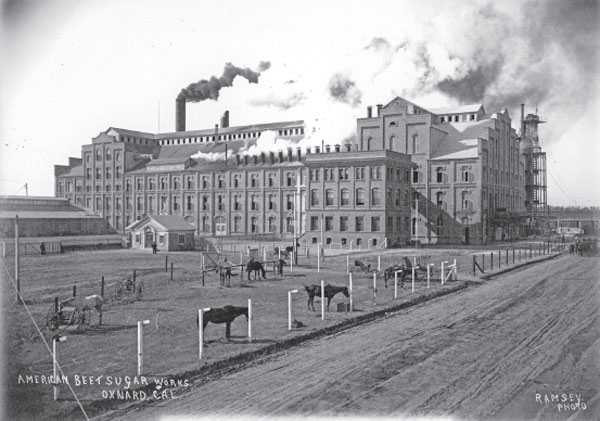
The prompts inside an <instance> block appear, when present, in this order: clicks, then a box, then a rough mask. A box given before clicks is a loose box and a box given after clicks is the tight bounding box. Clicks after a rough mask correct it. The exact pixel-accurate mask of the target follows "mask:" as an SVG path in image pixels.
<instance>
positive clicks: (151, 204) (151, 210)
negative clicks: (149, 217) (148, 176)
mask: <svg viewBox="0 0 600 421" xmlns="http://www.w3.org/2000/svg"><path fill="white" fill-rule="evenodd" d="M148 213H154V196H148Z"/></svg>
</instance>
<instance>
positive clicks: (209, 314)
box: [196, 306, 248, 340]
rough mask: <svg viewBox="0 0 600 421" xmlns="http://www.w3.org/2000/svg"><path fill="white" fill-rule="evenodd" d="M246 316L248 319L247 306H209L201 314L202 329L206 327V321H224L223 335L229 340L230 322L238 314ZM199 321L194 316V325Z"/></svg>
mask: <svg viewBox="0 0 600 421" xmlns="http://www.w3.org/2000/svg"><path fill="white" fill-rule="evenodd" d="M242 315H243V316H246V320H248V307H237V306H225V307H220V308H211V309H210V310H207V311H205V312H204V314H203V315H202V331H204V329H205V328H206V325H207V324H208V322H211V323H226V328H225V337H226V338H227V340H229V336H230V335H231V323H232V322H233V321H234V320H235V318H236V317H238V316H242ZM199 323H200V320H199V317H198V316H196V326H198V324H199Z"/></svg>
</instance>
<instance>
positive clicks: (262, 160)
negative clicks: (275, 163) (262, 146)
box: [260, 152, 266, 164]
mask: <svg viewBox="0 0 600 421" xmlns="http://www.w3.org/2000/svg"><path fill="white" fill-rule="evenodd" d="M260 163H261V164H264V163H266V160H265V153H264V152H261V153H260Z"/></svg>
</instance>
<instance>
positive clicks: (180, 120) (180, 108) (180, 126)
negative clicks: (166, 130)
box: [175, 96, 185, 132]
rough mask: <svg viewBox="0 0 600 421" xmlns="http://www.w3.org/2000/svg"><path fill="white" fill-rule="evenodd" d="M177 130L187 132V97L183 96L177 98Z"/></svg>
mask: <svg viewBox="0 0 600 421" xmlns="http://www.w3.org/2000/svg"><path fill="white" fill-rule="evenodd" d="M175 131H176V132H185V98H183V97H182V96H178V97H177V99H176V100H175Z"/></svg>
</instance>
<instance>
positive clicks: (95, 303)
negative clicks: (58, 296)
mask: <svg viewBox="0 0 600 421" xmlns="http://www.w3.org/2000/svg"><path fill="white" fill-rule="evenodd" d="M102 304H104V300H103V299H102V297H101V296H99V295H97V294H94V295H89V296H87V297H82V296H79V297H71V298H67V299H66V300H64V301H61V303H60V305H59V311H62V309H63V307H76V308H78V309H79V310H91V309H92V308H95V309H96V311H97V312H98V326H100V325H101V324H102Z"/></svg>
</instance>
